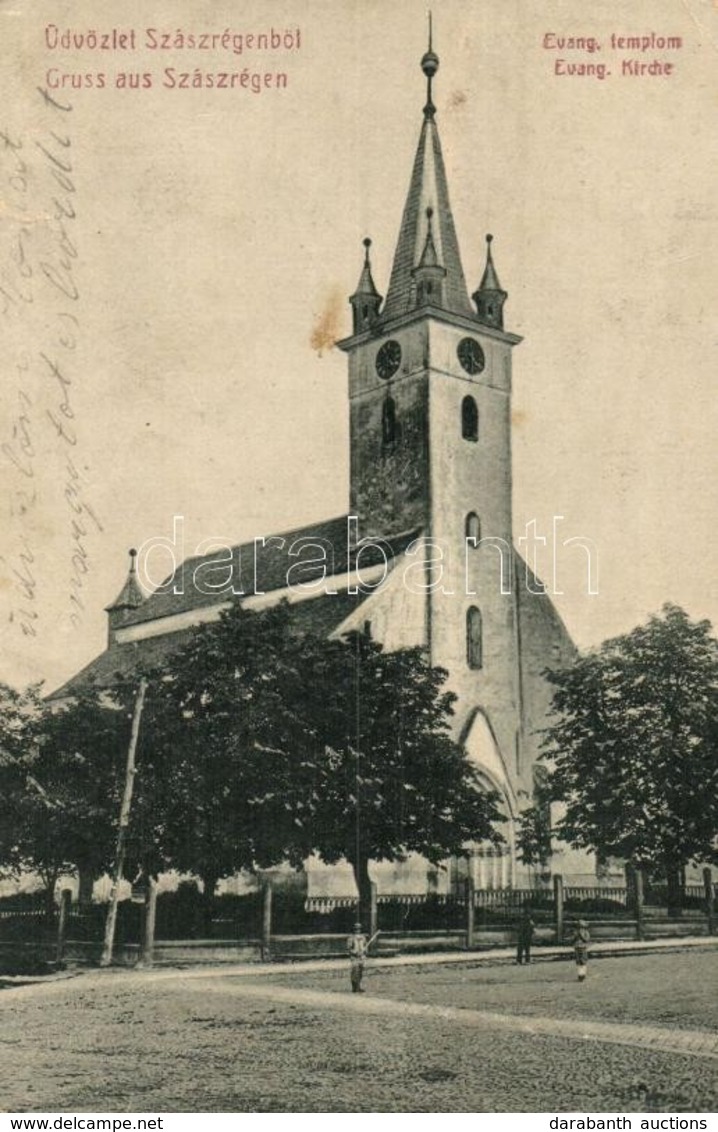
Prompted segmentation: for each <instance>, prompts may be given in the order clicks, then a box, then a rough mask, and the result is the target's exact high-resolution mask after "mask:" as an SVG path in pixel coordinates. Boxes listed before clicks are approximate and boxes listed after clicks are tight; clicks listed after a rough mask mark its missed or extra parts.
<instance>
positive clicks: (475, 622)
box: [466, 605, 483, 668]
mask: <svg viewBox="0 0 718 1132" xmlns="http://www.w3.org/2000/svg"><path fill="white" fill-rule="evenodd" d="M482 662H483V658H482V647H481V610H480V609H478V608H477V607H476V606H475V605H470V606H469V608H468V609H467V611H466V663H467V664H468V666H469V668H481V665H482Z"/></svg>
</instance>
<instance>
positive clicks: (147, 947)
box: [138, 877, 157, 967]
mask: <svg viewBox="0 0 718 1132" xmlns="http://www.w3.org/2000/svg"><path fill="white" fill-rule="evenodd" d="M156 919H157V881H156V880H155V878H154V877H149V878H148V881H147V892H146V894H145V903H144V906H143V909H142V920H143V924H142V946H141V949H140V961H139V963H138V966H140V967H151V966H152V963H153V961H154V950H155V921H156Z"/></svg>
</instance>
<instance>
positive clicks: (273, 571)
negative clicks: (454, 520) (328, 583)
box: [123, 515, 418, 626]
mask: <svg viewBox="0 0 718 1132" xmlns="http://www.w3.org/2000/svg"><path fill="white" fill-rule="evenodd" d="M348 530H349V527H348V516H346V515H342V516H341V517H339V518H337V519H329V520H328V521H325V522H322V523H310V524H309V525H308V526H306V527H298V528H296V529H294V530H291V531H284V532H283V533H282V534H278V535H272V536H270V537H265V539H264V540H260V541H257V540H253V541H252V542H246V543H242V544H241V545H239V546H234V547H232V548H231V549H232V562H231V573H230V563H229V556H228V554H227V551H226V550H224V551H219V552H216V553H213V554H205V555H199V556H195V557H193V558H187V559H185V561H184V562H182V563H181V564H180V566H179V567H178V568H177V570H176V571H175V572H174V573H173V574H170V575H169V576H168V577H167V578H165V580H164V581H163V582H162V584H161V585H160V586H158V587H157V589H156V590H155V591H154V593H152V594H150V595H149V597H147V598H146V599H145V601H144V602H143V603H142V605H141V606H140V607H139V608H138V609H136V610H134V611H133V612H132V613H131V614H129V615H128V616H127V618H126V620H125V621H124V622H123V626H126V625H138V624H142V623H143V622H145V621H155V620H156V619H157V618H159V617H168V616H172V615H174V614H177V613H184V612H186V611H187V610H190V609H196V608H198V607H200V606H208V605H215V604H218V603H220V602H224V601H227V600H228V599H230V598H232V597H239V598H241V597H242V596H250V595H251V594H255V593H260V594H261V593H271V592H272V591H273V590H279V589H283V588H284V587H285V586H286V585H287V581H288V578H289V580H290V581H291V582H292V583H293V584H297V583H298V582H300V581H302V582H308V581H310V580H311V579H312V578H318V577H321V573H322V567H321V564H320V563H314V564H311V563H310V561H309V560H310V559H311V558H312V557H314V558H318V557H320V551H319V550H316V551H314V550H312V549H311V548H312V547H313V546H316V547H321V548H323V551H324V553H325V555H326V573H327V574H328V575H331V574H341V573H344V572H346V571H347V570H351V569H353V566H354V549H353V548H352V547H350V546H349V545H348ZM417 534H418V531H416V530H415V531H406V532H403V533H401V534H398V535H393V536H389V537H388V538H386V539H384V540H383V543H384V545H385V547H386V553H387V556H388V557H389V558H393V557H395V556H397V555H399V554H402V553H403V552H404V550H405V549H406V547H407V546H408V545H409V543H410V542H412V541H413V540H414V539H415V538H416V536H417ZM380 561H381V554H380V552H379V551H378V550H376V551H372V548H371V546H368V547H367V548H366V550H364V551H363V552H362V556H361V565H362V569H366V568H368V567H369V566H371V565H372V564H374V563H377V562H380ZM290 571H291V574H290Z"/></svg>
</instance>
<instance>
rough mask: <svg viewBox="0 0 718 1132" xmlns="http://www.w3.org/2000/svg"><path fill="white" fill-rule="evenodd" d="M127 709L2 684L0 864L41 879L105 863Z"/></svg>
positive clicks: (50, 887)
mask: <svg viewBox="0 0 718 1132" xmlns="http://www.w3.org/2000/svg"><path fill="white" fill-rule="evenodd" d="M129 727H130V724H129V714H128V712H127V711H126V710H125V709H124V708H123V706H122V704H121V703H120V702H116V703H115V704H114V705H109V704H107V703H105V702H103V701H102V699H101V698H100V697H99V695H98V694H96V693H93V692H86V693H84V694H83V695H81V696H80V697H78V698H77V699H75V700H74V701H73V702H72V703H68V704H65V705H63V706H59V707H58V706H54V707H53V706H49V705H48V704H46V703H44V702H43V701H42V699H41V696H40V689H39V687H37V686H35V687H31V688H29V689H28V690H27V691H25V692H22V693H20V692H15V691H13V690H12V689H9V688H7V687H2V688H0V863H1V864H2V866H3V867H4V868H5V870H6V871H8V872H10V873H11V874H14V875H17V874H18V873H19V872H20V871H22V870H29V871H32V872H36V873H38V874H39V875H40V877H41V878H42V880H43V882H44V884H45V887H46V891H47V893H48V899H49V900H52V895H53V892H54V888H55V884H56V881H57V879H58V877H59V876H60V875H61V874H62V873H63V872H69V873H72V872H74V871H75V870H76V869H86V870H88V871H89V872H92V873H93V874H94V875H98V874H100V873H102V872H103V871H104V870H105V869H107V868H109V867H110V864H111V862H112V858H113V854H114V844H115V837H116V823H117V817H118V812H119V797H120V791H121V788H122V780H123V767H124V756H125V753H126V750H127V742H128V737H129Z"/></svg>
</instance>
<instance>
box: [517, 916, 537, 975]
mask: <svg viewBox="0 0 718 1132" xmlns="http://www.w3.org/2000/svg"><path fill="white" fill-rule="evenodd" d="M533 938H534V922H533V920H532V919H531V913H530V912H529V910H528V908H524V910H523V912H522V913H521V918H520V920H519V925H518V933H517V941H516V962H517V963H518V965H519V967H520V966H521V964H522V963H523V961H524V959H525V960H526V962H527V963H530V962H531V944H532V943H533Z"/></svg>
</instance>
